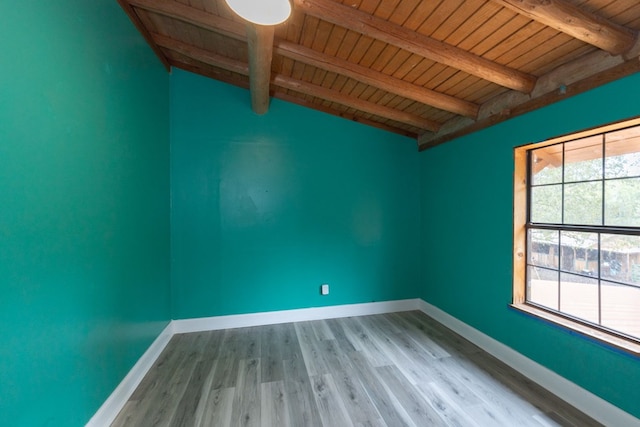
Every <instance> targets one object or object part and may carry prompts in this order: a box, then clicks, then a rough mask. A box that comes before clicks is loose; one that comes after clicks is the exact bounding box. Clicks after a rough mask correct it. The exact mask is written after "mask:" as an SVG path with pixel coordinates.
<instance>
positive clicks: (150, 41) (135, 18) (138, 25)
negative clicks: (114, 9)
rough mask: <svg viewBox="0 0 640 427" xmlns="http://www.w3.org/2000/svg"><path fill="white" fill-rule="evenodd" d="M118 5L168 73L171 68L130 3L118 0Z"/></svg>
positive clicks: (125, 0)
mask: <svg viewBox="0 0 640 427" xmlns="http://www.w3.org/2000/svg"><path fill="white" fill-rule="evenodd" d="M118 3H119V4H120V7H122V9H123V10H124V11H125V12H126V13H127V15H128V16H129V19H130V20H131V22H132V23H133V25H135V27H136V28H137V29H138V31H140V34H142V37H144V39H145V40H146V41H147V43H148V44H149V46H151V50H153V53H155V54H156V56H157V57H158V59H160V62H162V65H164V67H165V68H166V70H167V71H169V70H170V69H171V66H170V65H169V61H168V60H167V58H166V57H165V56H164V55H163V54H162V51H161V50H160V49H158V46H157V45H156V44H155V43H154V42H153V38H152V37H151V34H149V31H147V28H146V27H145V26H144V24H143V23H142V21H140V17H139V16H138V14H137V13H136V11H135V10H134V9H133V7H131V3H130V2H128V1H127V0H118Z"/></svg>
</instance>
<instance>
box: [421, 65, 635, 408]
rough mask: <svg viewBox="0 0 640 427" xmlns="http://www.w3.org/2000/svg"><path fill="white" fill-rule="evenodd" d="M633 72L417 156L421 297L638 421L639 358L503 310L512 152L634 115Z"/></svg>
mask: <svg viewBox="0 0 640 427" xmlns="http://www.w3.org/2000/svg"><path fill="white" fill-rule="evenodd" d="M638 99H640V74H636V75H633V76H631V77H628V78H626V79H623V80H620V81H618V82H615V83H612V84H609V85H606V86H604V87H601V88H598V89H596V90H592V91H590V92H588V93H585V94H582V95H580V96H576V97H573V98H569V99H567V100H565V101H563V102H560V103H557V104H554V105H551V106H549V107H546V108H544V109H541V110H538V111H536V112H533V113H530V114H527V115H524V116H521V117H517V118H514V119H512V120H509V121H507V122H504V123H502V124H499V125H496V126H494V127H491V128H488V129H486V130H484V131H481V132H478V133H476V134H473V135H470V136H467V137H464V138H460V139H458V140H456V141H452V142H450V143H447V144H444V145H442V146H439V147H436V148H434V149H432V150H427V151H425V152H423V153H421V155H420V171H421V177H420V182H421V184H422V186H421V190H420V191H421V196H420V200H421V212H422V214H421V215H422V217H421V226H422V232H421V234H422V239H421V240H422V249H421V254H422V256H421V263H422V266H423V268H422V291H421V292H422V294H421V297H422V298H423V299H424V300H426V301H427V302H429V303H431V304H434V305H435V306H437V307H439V308H441V309H442V310H444V311H446V312H448V313H449V314H451V315H453V316H455V317H457V318H458V319H460V320H462V321H463V322H466V323H468V324H469V325H471V326H473V327H475V328H477V329H479V330H480V331H482V332H484V333H486V334H488V335H489V336H491V337H493V338H495V339H497V340H499V341H501V342H503V343H504V344H506V345H508V346H509V347H512V348H513V349H515V350H517V351H519V352H520V353H522V354H524V355H525V356H527V357H529V358H531V359H533V360H535V361H537V362H538V363H540V364H542V365H544V366H546V367H548V368H549V369H551V370H553V371H555V372H557V373H559V374H560V375H562V376H564V377H566V378H568V379H569V380H571V381H573V382H575V383H576V384H578V385H580V386H582V387H584V388H586V389H587V390H590V391H592V392H593V393H595V394H597V395H599V396H601V397H602V398H604V399H606V400H608V401H610V402H611V403H613V404H615V405H617V406H619V407H621V408H622V409H624V410H626V411H628V412H629V413H631V414H633V415H635V416H636V417H640V391H639V390H638V384H640V359H638V358H634V357H631V356H629V355H625V354H621V353H619V352H617V351H614V350H612V349H610V348H607V347H605V346H603V345H600V344H597V343H595V342H592V341H589V340H586V339H583V338H581V337H578V336H576V335H574V334H571V333H569V332H566V331H564V330H561V329H559V328H557V327H554V326H550V325H548V324H545V323H543V322H541V321H538V320H535V319H533V318H531V317H528V316H525V315H523V314H519V313H518V312H516V311H514V310H511V309H509V308H508V304H509V303H510V301H511V277H512V259H511V256H512V242H513V237H512V227H513V225H512V224H513V216H512V212H513V194H512V193H513V147H515V146H518V145H522V144H526V143H529V142H536V141H541V140H544V139H547V138H550V137H553V136H558V135H561V134H565V133H570V132H574V131H577V130H581V129H586V128H590V127H594V126H597V125H601V124H606V123H609V122H613V121H617V120H621V119H624V118H629V117H632V116H637V115H640V104H638Z"/></svg>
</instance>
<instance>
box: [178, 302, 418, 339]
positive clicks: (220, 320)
mask: <svg viewBox="0 0 640 427" xmlns="http://www.w3.org/2000/svg"><path fill="white" fill-rule="evenodd" d="M420 301H422V300H420V299H417V298H416V299H406V300H396V301H382V302H370V303H363V304H345V305H332V306H328V307H312V308H301V309H296V310H282V311H267V312H262V313H249V314H233V315H229V316H215V317H203V318H199V319H183V320H174V321H173V322H172V324H173V331H174V333H176V334H179V333H186V332H201V331H215V330H219V329H231V328H244V327H247V326H261V325H276V324H279V323H289V322H304V321H307V320H321V319H336V318H339V317H350V316H366V315H369V314H382V313H393V312H398V311H409V310H419V307H420Z"/></svg>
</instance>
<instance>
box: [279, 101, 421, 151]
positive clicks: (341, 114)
mask: <svg viewBox="0 0 640 427" xmlns="http://www.w3.org/2000/svg"><path fill="white" fill-rule="evenodd" d="M273 97H274V98H278V99H282V100H283V101H287V102H291V103H293V104H297V105H300V106H302V107H305V108H311V109H313V110H317V111H322V112H323V113H327V114H332V115H334V116H338V117H342V118H343V119H347V120H351V121H352V122H358V123H362V124H365V125H367V126H372V127H376V128H378V129H382V130H385V131H387V132H392V133H396V134H398V135H403V136H407V137H409V138H412V139H416V138H417V137H418V135H416V133H415V132H410V131H408V130H406V129H401V128H399V127H394V126H390V125H388V124H385V123H381V122H377V121H374V120H368V119H365V118H364V117H360V116H356V115H354V114H350V113H346V112H342V111H338V110H336V109H335V108H330V107H325V106H324V105H322V104H314V103H312V102H309V101H307V100H306V99H304V98H300V97H297V96H292V95H290V94H288V93H286V92H276V93H274V95H273Z"/></svg>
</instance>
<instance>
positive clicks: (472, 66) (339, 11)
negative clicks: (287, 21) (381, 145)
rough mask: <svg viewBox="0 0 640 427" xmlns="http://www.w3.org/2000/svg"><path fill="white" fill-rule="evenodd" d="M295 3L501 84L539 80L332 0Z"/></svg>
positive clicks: (519, 85)
mask: <svg viewBox="0 0 640 427" xmlns="http://www.w3.org/2000/svg"><path fill="white" fill-rule="evenodd" d="M295 7H296V9H298V10H301V11H303V12H305V13H306V14H308V15H312V16H315V17H316V18H319V19H322V20H323V21H327V22H331V23H332V24H335V25H339V26H341V27H344V28H347V29H349V30H353V31H357V32H359V33H361V34H364V35H366V36H368V37H371V38H374V39H377V40H380V41H383V42H385V43H388V44H391V45H393V46H396V47H399V48H401V49H404V50H407V51H409V52H412V53H414V54H416V55H420V56H423V57H425V58H428V59H430V60H432V61H436V62H439V63H442V64H445V65H447V66H449V67H453V68H456V69H458V70H462V71H464V72H466V73H468V74H471V75H474V76H477V77H480V78H482V79H485V80H488V81H490V82H493V83H496V84H498V85H500V86H504V87H507V88H510V89H514V90H517V91H520V92H524V93H529V92H531V90H533V88H534V85H535V83H536V77H535V76H532V75H530V74H527V73H523V72H521V71H518V70H515V69H512V68H509V67H506V66H504V65H501V64H498V63H496V62H493V61H490V60H488V59H485V58H482V57H481V56H477V55H474V54H472V53H469V52H467V51H466V50H464V49H460V48H458V47H456V46H452V45H450V44H447V43H444V42H441V41H439V40H436V39H433V38H431V37H428V36H425V35H422V34H419V33H417V32H415V31H411V30H409V29H408V28H405V27H403V26H401V25H397V24H394V23H392V22H389V21H385V20H384V19H381V18H378V17H376V16H373V15H370V14H368V13H365V12H361V11H359V10H357V9H354V8H352V7H349V6H344V5H342V4H340V3H337V2H335V1H332V0H295Z"/></svg>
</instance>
